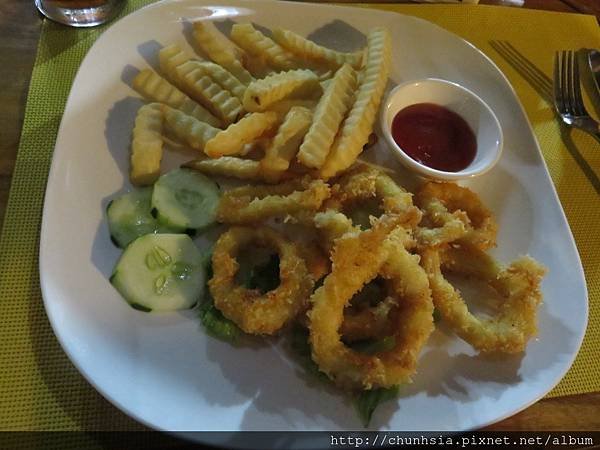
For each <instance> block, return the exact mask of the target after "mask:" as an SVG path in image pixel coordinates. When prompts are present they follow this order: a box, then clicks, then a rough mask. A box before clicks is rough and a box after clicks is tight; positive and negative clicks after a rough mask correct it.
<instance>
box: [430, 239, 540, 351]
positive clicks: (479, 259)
mask: <svg viewBox="0 0 600 450" xmlns="http://www.w3.org/2000/svg"><path fill="white" fill-rule="evenodd" d="M421 264H422V265H423V267H424V268H425V271H426V272H427V275H428V277H429V283H430V286H431V292H432V295H433V302H434V304H435V307H436V310H438V311H439V312H440V314H441V316H442V320H443V321H444V322H445V323H447V324H448V325H449V326H450V328H451V329H452V331H454V332H455V333H456V334H457V335H458V336H460V337H461V338H462V339H464V340H465V341H467V342H468V343H469V344H471V345H472V346H473V347H474V348H475V349H477V350H479V351H480V352H502V353H519V352H522V351H523V350H524V349H525V346H526V345H527V341H528V340H529V339H530V338H531V337H532V336H533V335H534V334H535V333H536V313H537V307H538V306H539V304H540V303H541V301H542V295H541V292H540V282H541V280H542V277H543V276H544V274H545V272H546V269H545V268H544V267H543V266H542V265H540V264H539V263H538V262H536V261H535V260H534V259H532V258H530V257H528V256H523V257H521V258H519V259H517V260H516V261H514V262H513V263H511V264H510V265H509V266H507V267H502V266H501V265H500V264H498V263H497V262H496V261H495V260H494V258H492V257H491V256H490V255H488V254H487V253H485V252H484V251H482V250H480V249H478V248H477V247H475V246H473V245H468V244H464V245H463V246H454V247H449V248H447V249H445V250H437V249H433V248H427V249H425V250H423V252H422V261H421ZM442 269H443V270H444V271H448V272H455V273H460V274H463V275H467V276H470V277H474V278H478V279H480V280H482V281H484V282H485V283H487V284H488V285H489V286H490V287H492V288H493V289H495V290H496V291H497V292H498V294H499V295H500V296H501V297H502V298H503V301H502V303H501V304H500V305H499V307H498V313H497V315H496V317H494V318H490V319H480V318H478V317H476V316H475V315H473V314H472V313H471V312H470V311H469V309H468V307H467V305H466V304H465V302H464V300H463V299H462V298H461V296H460V293H459V292H458V291H457V290H456V289H455V288H454V287H453V286H452V284H450V282H448V281H447V280H446V279H445V278H444V275H443V270H442Z"/></svg>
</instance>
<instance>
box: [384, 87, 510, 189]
mask: <svg viewBox="0 0 600 450" xmlns="http://www.w3.org/2000/svg"><path fill="white" fill-rule="evenodd" d="M418 103H435V104H437V105H440V106H443V107H445V108H447V109H449V110H450V111H454V112H455V113H457V114H458V115H459V116H461V117H462V118H463V119H464V120H465V121H466V122H467V124H468V125H469V127H470V128H471V130H472V131H473V133H474V134H475V138H476V139H477V150H476V154H475V158H474V159H473V161H472V162H471V164H469V166H467V167H466V168H464V169H463V170H461V171H458V172H445V171H443V170H437V169H432V168H431V167H427V166H425V165H423V164H421V163H420V162H417V161H415V160H414V159H412V158H411V157H410V156H409V155H408V154H406V153H405V152H404V151H403V150H402V149H401V148H400V146H399V145H398V144H396V141H394V137H393V136H392V121H393V120H394V117H395V116H396V114H397V113H398V112H399V111H401V110H403V109H404V108H406V107H407V106H410V105H415V104H418ZM381 128H382V131H383V135H384V137H385V139H386V140H387V142H388V144H389V146H390V148H391V149H392V151H393V152H394V154H395V155H396V156H397V157H398V159H399V160H400V162H402V163H403V164H404V165H405V166H407V167H408V168H409V169H412V170H413V171H415V172H416V173H418V174H419V175H421V176H422V177H425V178H430V179H437V180H447V181H455V180H460V179H464V178H471V177H475V176H477V175H481V174H484V173H486V172H487V171H488V170H490V169H491V168H492V167H494V165H495V164H496V163H497V162H498V160H499V159H500V154H501V153H502V144H503V137H502V129H501V127H500V122H498V119H497V118H496V115H495V114H494V112H493V111H492V110H491V108H490V107H489V106H488V105H487V104H486V103H485V102H484V101H483V100H481V99H480V98H479V97H478V96H477V95H475V94H474V93H473V92H471V91H470V90H468V89H466V88H464V87H462V86H460V85H458V84H456V83H452V82H450V81H446V80H440V79H437V78H426V79H423V80H418V81H409V82H406V83H403V84H400V85H398V86H396V87H395V88H394V89H392V91H391V92H390V93H389V95H388V96H387V98H386V100H385V102H384V104H383V110H382V112H381Z"/></svg>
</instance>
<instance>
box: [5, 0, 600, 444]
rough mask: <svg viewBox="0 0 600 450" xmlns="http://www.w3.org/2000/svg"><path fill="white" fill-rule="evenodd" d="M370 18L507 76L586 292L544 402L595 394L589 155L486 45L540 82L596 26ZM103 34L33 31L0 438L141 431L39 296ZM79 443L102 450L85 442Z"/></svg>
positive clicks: (13, 201)
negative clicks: (71, 131) (459, 45)
mask: <svg viewBox="0 0 600 450" xmlns="http://www.w3.org/2000/svg"><path fill="white" fill-rule="evenodd" d="M146 3H150V1H148V0H130V1H129V2H128V4H127V7H126V10H125V11H124V14H125V13H127V12H130V11H132V10H134V9H136V8H137V7H139V6H141V5H143V4H146ZM369 7H377V8H382V9H386V10H391V11H397V12H402V13H404V14H412V15H417V16H420V17H423V18H425V19H427V20H430V21H432V22H436V23H438V24H440V25H441V26H443V27H445V28H447V29H449V30H450V31H453V32H455V33H457V34H459V35H461V36H463V37H465V38H466V39H468V40H469V41H471V42H472V43H474V44H475V45H476V46H478V47H479V48H481V49H482V50H483V51H485V52H486V53H487V54H488V55H489V56H490V57H492V58H493V59H494V60H495V61H496V62H497V63H498V64H499V65H500V67H501V68H502V69H503V70H504V71H505V73H506V74H507V75H508V76H509V78H510V80H511V82H512V83H513V85H514V86H515V89H516V90H517V92H518V94H519V96H520V98H521V100H522V101H523V103H524V104H525V106H526V109H527V113H528V115H529V117H530V119H531V121H532V123H533V124H534V127H535V131H536V134H537V136H538V138H539V140H540V144H541V146H542V149H543V152H544V157H545V158H546V161H547V163H548V166H549V168H550V171H551V174H552V177H553V180H554V182H555V184H556V186H557V189H558V191H559V195H560V198H561V201H562V202H563V206H564V208H565V211H566V213H567V216H568V218H569V221H570V224H571V227H572V230H573V233H574V235H575V238H576V240H577V243H578V246H579V250H580V253H581V257H582V260H583V264H584V267H585V270H586V276H587V280H588V288H589V291H590V303H591V315H590V326H589V329H588V332H587V336H586V340H585V343H584V346H583V348H582V350H581V352H580V355H579V357H578V358H577V361H576V362H575V365H574V366H573V368H572V369H571V371H570V372H569V374H568V375H567V376H566V377H565V379H564V380H563V381H562V382H561V384H560V385H559V386H558V387H557V388H556V389H555V390H554V391H553V392H552V393H551V395H566V394H576V393H582V392H590V391H597V390H599V388H600V365H599V364H598V358H597V356H598V351H597V350H596V349H597V348H598V347H599V345H600V273H599V272H600V264H599V263H600V236H599V233H598V232H597V228H598V227H597V224H598V223H599V220H598V219H600V217H599V215H600V207H599V206H600V204H599V203H600V200H599V196H598V191H597V189H598V183H597V177H598V172H599V170H600V151H599V149H598V144H597V143H596V142H595V141H592V140H591V138H588V137H587V136H584V135H582V134H581V133H577V132H574V133H573V135H572V140H573V142H574V143H575V144H576V148H575V146H573V145H565V143H564V142H563V140H562V139H561V137H560V130H559V128H558V125H557V123H556V121H555V119H554V117H553V114H552V111H551V109H550V107H549V105H548V104H546V103H545V102H544V101H543V100H542V99H541V98H540V95H539V94H538V93H537V92H536V91H535V90H534V89H533V88H532V87H531V86H530V85H529V84H528V83H527V82H526V81H525V80H524V79H523V78H522V77H521V75H519V73H518V72H516V71H515V70H514V69H513V68H512V67H511V66H510V65H509V64H507V63H506V62H505V61H504V60H503V59H502V58H501V57H499V55H498V53H496V52H495V51H494V50H493V49H492V47H491V46H490V43H489V40H490V39H491V38H493V39H497V40H508V41H510V42H511V43H512V44H513V45H514V46H515V47H517V48H518V49H519V50H520V51H521V52H522V53H523V54H524V55H526V56H527V57H528V58H530V59H531V61H532V62H534V63H535V64H536V65H537V66H538V67H539V68H540V69H542V70H543V71H544V72H545V73H546V74H550V73H551V61H552V55H553V51H554V50H556V49H562V48H577V47H582V46H589V47H591V46H594V45H595V44H597V43H598V42H600V32H599V31H598V27H597V25H596V24H595V19H594V18H592V17H586V16H581V15H565V14H554V13H542V12H532V11H525V10H518V9H510V8H492V7H484V6H437V5H436V6H431V5H381V6H380V5H369ZM574 30H576V32H574ZM102 31H103V29H102V28H99V29H95V30H75V29H69V28H65V27H61V26H59V25H56V24H53V23H51V22H48V21H45V22H44V24H43V27H42V35H41V38H40V44H39V48H38V54H37V58H36V62H35V65H34V70H33V74H32V79H31V84H30V90H29V97H28V102H27V108H26V114H25V121H24V125H23V132H22V136H21V141H20V146H19V153H18V156H17V163H16V167H15V171H14V175H13V183H12V187H11V194H10V198H9V202H8V206H7V210H6V216H5V223H4V226H3V230H2V235H1V236H0V317H2V326H1V327H0V381H1V383H2V389H0V430H7V429H10V430H15V429H16V430H94V431H95V430H142V429H143V427H142V426H141V425H139V424H137V423H136V422H134V421H133V420H131V419H129V418H128V417H126V416H125V415H124V414H123V413H121V412H120V411H118V410H117V409H116V408H114V407H113V406H112V405H110V404H109V403H108V402H107V401H106V400H104V399H103V398H102V397H101V396H100V395H99V394H98V393H97V392H96V391H95V390H94V389H93V388H92V387H91V386H89V385H88V384H87V383H86V381H85V380H84V379H83V378H82V377H81V375H80V374H79V373H78V372H77V370H76V369H75V368H74V367H73V366H72V364H71V363H70V362H69V360H68V359H67V357H66V356H65V354H64V353H63V352H62V350H61V348H60V346H59V345H58V343H57V341H56V338H55V337H54V335H53V333H52V330H51V328H50V326H49V324H48V320H47V318H46V315H45V312H44V309H43V305H42V300H41V296H40V289H39V278H38V266H37V260H38V244H39V227H40V221H41V210H42V204H43V193H44V188H45V183H46V178H47V173H48V169H49V164H50V160H51V155H52V149H53V146H54V140H55V137H56V133H57V129H58V125H59V122H60V117H61V115H62V111H63V109H64V104H65V101H66V98H67V95H68V92H69V89H70V85H71V82H72V79H73V77H74V75H75V73H76V69H77V67H78V65H79V64H80V62H81V59H82V58H83V56H84V54H85V52H86V51H87V49H88V48H89V47H90V46H91V44H92V43H93V41H94V40H95V39H96V38H97V36H98V35H99V33H101V32H102ZM577 149H578V150H577ZM594 177H595V178H594ZM565 300H567V299H565ZM89 442H91V443H92V444H94V445H96V444H97V445H98V446H101V445H102V443H101V442H99V443H98V442H97V439H95V438H90V441H89ZM94 445H92V446H94Z"/></svg>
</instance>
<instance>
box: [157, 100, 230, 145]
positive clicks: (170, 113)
mask: <svg viewBox="0 0 600 450" xmlns="http://www.w3.org/2000/svg"><path fill="white" fill-rule="evenodd" d="M162 113H163V117H164V124H165V128H167V129H168V130H170V131H171V132H172V133H173V134H174V135H175V137H176V138H177V139H179V140H181V141H183V142H185V143H186V144H187V145H189V146H190V147H191V148H193V149H196V150H201V151H203V150H204V146H205V145H206V143H207V142H208V141H209V140H210V139H212V138H213V137H215V136H216V135H217V133H218V132H219V131H220V130H219V129H218V128H214V127H212V126H211V125H209V124H207V123H205V122H200V121H199V120H197V119H195V118H194V117H192V116H188V115H187V114H185V113H183V112H181V111H179V110H178V109H174V108H171V107H170V106H167V105H162Z"/></svg>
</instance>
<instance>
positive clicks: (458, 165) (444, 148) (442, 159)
mask: <svg viewBox="0 0 600 450" xmlns="http://www.w3.org/2000/svg"><path fill="white" fill-rule="evenodd" d="M392 136H393V138H394V141H396V144H398V145H399V146H400V148H401V149H402V150H404V152H405V153H406V154H407V155H408V156H410V157H411V158H412V159H414V160H415V161H417V162H420V163H421V164H424V165H426V166H428V167H431V168H432V169H438V170H443V171H445V172H458V171H459V170H462V169H464V168H466V167H467V166H468V165H469V164H471V162H472V161H473V159H474V158H475V152H476V150H477V140H476V139H475V134H474V133H473V131H472V130H471V128H470V127H469V125H468V124H467V122H465V120H464V119H463V118H462V117H460V116H459V115H458V114H456V113H455V112H453V111H450V110H449V109H447V108H444V107H443V106H440V105H436V104H434V103H417V104H416V105H411V106H407V107H406V108H404V109H403V110H401V111H400V112H398V114H396V116H395V117H394V120H393V121H392Z"/></svg>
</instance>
